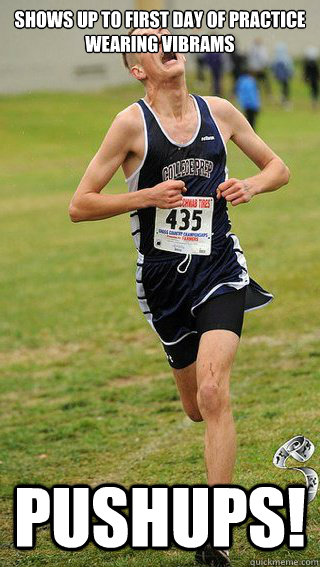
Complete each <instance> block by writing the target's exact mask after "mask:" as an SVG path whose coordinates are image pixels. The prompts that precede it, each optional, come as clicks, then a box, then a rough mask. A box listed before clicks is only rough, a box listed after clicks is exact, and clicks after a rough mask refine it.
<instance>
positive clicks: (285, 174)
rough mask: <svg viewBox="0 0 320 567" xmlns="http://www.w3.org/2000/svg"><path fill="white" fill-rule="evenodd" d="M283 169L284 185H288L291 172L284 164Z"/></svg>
mask: <svg viewBox="0 0 320 567" xmlns="http://www.w3.org/2000/svg"><path fill="white" fill-rule="evenodd" d="M282 167H283V185H287V183H289V179H290V176H291V171H290V169H289V168H288V166H287V165H286V164H285V163H284V162H282Z"/></svg>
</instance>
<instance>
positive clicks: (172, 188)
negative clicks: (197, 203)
mask: <svg viewBox="0 0 320 567" xmlns="http://www.w3.org/2000/svg"><path fill="white" fill-rule="evenodd" d="M147 191H148V199H147V201H148V204H147V206H148V207H159V209H174V208H175V207H181V206H182V197H183V194H184V193H186V191H187V188H186V186H185V184H184V182H183V181H178V180H174V179H170V180H169V181H163V182H162V183H158V185H155V186H154V187H151V188H150V189H147Z"/></svg>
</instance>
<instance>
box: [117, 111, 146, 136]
mask: <svg viewBox="0 0 320 567" xmlns="http://www.w3.org/2000/svg"><path fill="white" fill-rule="evenodd" d="M113 126H115V127H117V128H118V129H119V131H121V132H123V133H125V134H126V135H128V136H130V135H135V136H136V135H137V134H139V133H141V132H142V131H143V121H142V117H141V112H140V110H139V108H138V105H137V104H130V106H127V108H125V109H124V110H121V112H119V113H118V114H117V115H116V117H115V119H114V121H113Z"/></svg>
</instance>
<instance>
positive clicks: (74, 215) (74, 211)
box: [68, 200, 86, 222]
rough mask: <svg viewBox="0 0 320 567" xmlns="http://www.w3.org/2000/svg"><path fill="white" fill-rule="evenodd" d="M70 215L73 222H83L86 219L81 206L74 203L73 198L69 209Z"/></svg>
mask: <svg viewBox="0 0 320 567" xmlns="http://www.w3.org/2000/svg"><path fill="white" fill-rule="evenodd" d="M68 213H69V217H70V220H71V221H72V222H81V221H84V220H86V219H85V218H84V216H83V213H82V211H81V208H80V207H79V206H77V205H76V203H74V201H73V200H72V201H71V203H70V205H69V209H68Z"/></svg>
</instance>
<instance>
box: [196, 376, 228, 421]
mask: <svg viewBox="0 0 320 567" xmlns="http://www.w3.org/2000/svg"><path fill="white" fill-rule="evenodd" d="M223 378H224V377H223V376H221V377H219V374H218V373H216V374H215V375H214V378H212V376H210V377H207V378H204V379H203V380H202V381H201V382H200V385H199V388H198V395H197V400H198V406H199V410H200V413H201V415H202V417H203V419H207V418H211V417H215V418H219V416H220V415H221V413H223V412H225V411H227V410H228V409H229V407H230V396H229V388H228V386H227V381H226V380H224V379H223Z"/></svg>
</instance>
